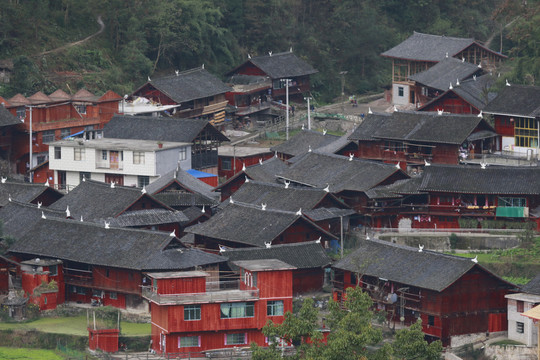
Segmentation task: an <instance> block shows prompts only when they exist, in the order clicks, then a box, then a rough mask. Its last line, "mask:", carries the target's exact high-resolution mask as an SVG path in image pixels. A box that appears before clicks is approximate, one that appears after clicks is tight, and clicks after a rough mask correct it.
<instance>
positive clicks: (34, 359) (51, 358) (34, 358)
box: [0, 347, 64, 360]
mask: <svg viewBox="0 0 540 360" xmlns="http://www.w3.org/2000/svg"><path fill="white" fill-rule="evenodd" d="M0 359H8V360H62V359H64V358H63V357H62V356H60V355H58V354H56V353H55V352H54V351H53V350H39V349H21V348H9V347H0Z"/></svg>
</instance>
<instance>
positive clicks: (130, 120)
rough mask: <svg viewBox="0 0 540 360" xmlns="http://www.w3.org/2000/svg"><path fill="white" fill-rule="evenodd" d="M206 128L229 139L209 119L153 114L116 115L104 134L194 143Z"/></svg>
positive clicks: (127, 137) (218, 136)
mask: <svg viewBox="0 0 540 360" xmlns="http://www.w3.org/2000/svg"><path fill="white" fill-rule="evenodd" d="M204 130H207V131H208V132H209V133H210V134H211V136H212V137H214V138H215V139H217V140H219V141H229V139H228V138H227V137H226V136H225V135H223V134H222V133H221V132H220V131H218V130H217V129H216V128H215V127H214V126H212V124H210V123H209V122H208V121H207V120H197V119H177V118H163V117H152V116H130V115H114V116H113V118H112V119H111V121H109V122H108V123H107V124H106V125H105V126H104V127H103V134H104V135H105V137H107V138H113V139H136V140H156V141H173V142H187V143H192V142H193V140H195V138H196V137H197V135H199V134H200V133H201V132H203V131H204Z"/></svg>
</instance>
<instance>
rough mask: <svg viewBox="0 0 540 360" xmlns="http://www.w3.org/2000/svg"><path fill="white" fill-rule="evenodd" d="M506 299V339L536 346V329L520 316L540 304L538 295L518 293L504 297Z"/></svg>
mask: <svg viewBox="0 0 540 360" xmlns="http://www.w3.org/2000/svg"><path fill="white" fill-rule="evenodd" d="M506 298H507V299H508V338H509V339H510V340H515V341H519V342H520V343H523V344H525V345H527V346H536V345H537V339H538V328H537V327H536V326H535V324H534V323H533V320H532V319H530V318H528V317H526V316H523V315H521V314H522V313H524V312H525V311H527V310H530V309H532V308H533V307H535V306H537V305H538V304H540V295H534V294H527V293H518V294H509V295H506Z"/></svg>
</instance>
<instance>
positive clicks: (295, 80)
mask: <svg viewBox="0 0 540 360" xmlns="http://www.w3.org/2000/svg"><path fill="white" fill-rule="evenodd" d="M315 73H317V70H315V69H314V68H313V67H312V66H311V65H309V64H308V63H307V62H305V61H304V60H302V59H300V58H298V57H297V56H296V55H294V54H293V52H292V51H288V52H283V53H277V54H273V53H272V52H270V53H268V55H263V56H256V57H252V58H250V59H248V60H247V61H246V62H244V63H243V64H241V65H238V66H237V67H236V68H234V69H233V70H231V71H229V72H228V73H227V74H226V75H227V76H232V77H233V78H232V79H233V80H234V76H235V75H236V76H237V75H248V76H253V77H257V78H264V77H267V78H269V80H270V83H271V88H265V87H261V88H260V89H259V90H257V92H256V93H254V92H253V91H251V90H252V89H251V88H247V89H246V90H245V91H240V90H238V89H237V90H236V91H235V92H229V93H228V94H227V96H228V99H229V102H230V103H231V105H237V106H241V105H243V104H247V105H249V104H251V103H257V102H258V99H259V98H260V99H261V100H262V101H265V100H266V95H269V96H270V98H272V99H275V100H283V102H285V95H286V94H285V92H286V89H285V86H286V85H285V84H286V82H285V81H284V80H285V79H290V82H289V97H290V98H291V99H297V100H298V101H300V102H302V101H303V97H302V94H303V93H307V92H309V91H310V80H309V77H310V75H313V74H315ZM252 83H257V82H252ZM254 100H255V101H254Z"/></svg>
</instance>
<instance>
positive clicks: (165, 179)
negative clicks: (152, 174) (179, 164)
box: [146, 168, 218, 205]
mask: <svg viewBox="0 0 540 360" xmlns="http://www.w3.org/2000/svg"><path fill="white" fill-rule="evenodd" d="M178 186H179V187H180V188H182V189H184V190H186V191H188V192H190V193H193V194H199V195H200V196H199V197H200V198H203V199H204V198H206V199H205V201H206V203H209V204H215V203H217V197H218V194H216V193H214V192H212V190H213V189H214V188H213V187H212V186H210V185H208V184H207V183H205V182H202V181H201V180H199V179H197V178H195V177H194V176H192V175H191V174H189V173H188V172H187V171H184V170H182V169H179V168H177V169H176V170H173V171H171V172H168V173H167V174H165V175H162V176H160V177H159V178H158V179H156V180H154V181H152V182H151V183H150V184H149V185H147V186H146V191H148V193H150V194H153V195H156V194H158V193H160V192H162V191H172V190H174V189H176V188H177V187H178ZM206 203H205V204H206ZM193 205H198V204H193ZM201 205H202V204H201Z"/></svg>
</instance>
